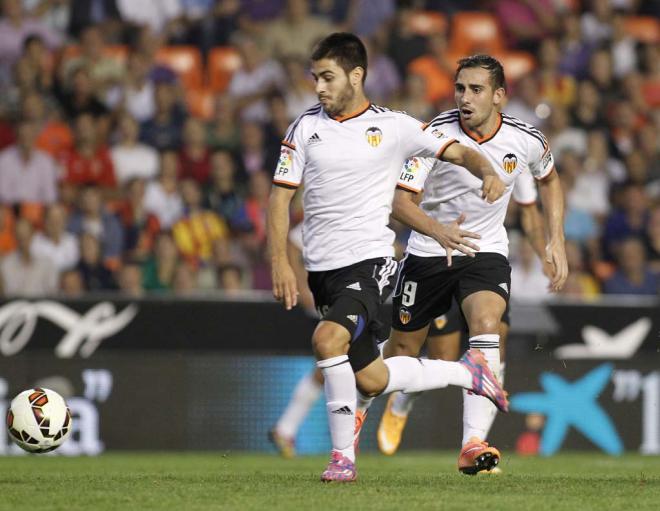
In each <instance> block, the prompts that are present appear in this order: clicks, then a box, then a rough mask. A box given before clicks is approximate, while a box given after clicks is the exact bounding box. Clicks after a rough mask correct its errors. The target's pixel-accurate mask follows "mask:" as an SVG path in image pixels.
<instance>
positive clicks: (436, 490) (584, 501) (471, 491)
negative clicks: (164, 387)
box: [0, 452, 660, 511]
mask: <svg viewBox="0 0 660 511" xmlns="http://www.w3.org/2000/svg"><path fill="white" fill-rule="evenodd" d="M326 461H327V460H326V458H325V457H316V456H315V457H301V458H298V459H295V460H283V459H280V458H278V457H276V456H275V455H261V454H240V453H225V454H223V453H206V454H184V453H181V454H177V453H162V454H161V453H131V454H123V453H109V454H105V455H102V456H100V457H98V458H62V457H56V456H45V457H44V456H41V457H40V456H26V457H21V458H0V509H1V510H5V509H7V510H23V509H25V510H36V509H43V510H48V511H54V510H59V509H62V510H67V511H69V510H77V509H85V510H95V511H96V510H140V511H142V510H169V509H173V510H174V509H176V510H186V511H188V510H209V509H236V510H271V509H283V510H289V509H291V510H293V509H301V510H317V509H318V510H326V509H327V510H353V509H356V510H371V509H374V510H376V509H377V510H379V511H381V510H388V509H394V510H400V511H407V510H413V511H418V510H422V509H438V510H452V509H456V510H462V511H467V510H472V509H479V510H481V509H487V510H499V509H502V510H507V511H513V510H533V511H537V510H553V511H554V510H560V509H566V510H572V511H575V510H577V511H582V510H591V509H597V510H599V511H602V510H605V509H612V510H625V511H628V510H630V511H632V510H634V511H638V510H642V509H649V510H651V509H653V510H657V509H660V457H642V456H638V455H632V454H629V455H625V456H621V457H618V458H612V457H607V456H604V455H599V454H595V453H594V454H588V453H579V454H578V453H575V454H561V455H558V456H555V457H552V458H520V457H516V456H507V457H505V458H504V460H503V462H502V469H503V474H502V475H500V476H477V477H470V476H465V475H461V474H459V473H458V472H457V471H456V470H455V467H454V464H455V456H454V454H453V453H451V454H449V453H438V452H429V453H400V454H397V455H396V456H393V457H383V456H379V455H377V454H365V455H363V456H361V457H360V458H359V462H358V471H359V480H358V482H356V483H351V484H337V483H332V484H323V483H320V482H319V480H318V478H319V475H320V473H321V471H322V469H323V468H324V466H325V463H326Z"/></svg>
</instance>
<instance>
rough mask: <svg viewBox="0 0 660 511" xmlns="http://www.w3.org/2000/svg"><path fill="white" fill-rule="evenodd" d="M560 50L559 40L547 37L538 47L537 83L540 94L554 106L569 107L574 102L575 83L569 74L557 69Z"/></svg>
mask: <svg viewBox="0 0 660 511" xmlns="http://www.w3.org/2000/svg"><path fill="white" fill-rule="evenodd" d="M560 59H561V50H560V48H559V42H558V41H557V39H555V38H553V37H548V38H546V39H544V40H543V41H542V42H541V45H540V48H539V70H538V76H539V84H540V88H541V96H542V97H543V99H544V100H545V101H547V102H548V103H551V104H553V105H555V106H563V107H570V106H571V105H573V104H574V103H575V95H576V88H577V85H576V83H575V79H574V78H573V77H572V76H571V75H567V74H564V73H562V72H560V71H559V62H560Z"/></svg>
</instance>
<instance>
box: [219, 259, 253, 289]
mask: <svg viewBox="0 0 660 511" xmlns="http://www.w3.org/2000/svg"><path fill="white" fill-rule="evenodd" d="M218 286H219V288H220V289H222V290H223V291H224V292H225V293H227V294H228V295H235V294H240V292H241V291H244V290H245V289H246V288H245V286H244V284H243V274H242V271H241V268H240V266H237V265H235V264H231V265H227V266H221V267H220V268H218Z"/></svg>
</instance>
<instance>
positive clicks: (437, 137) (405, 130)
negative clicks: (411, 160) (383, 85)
mask: <svg viewBox="0 0 660 511" xmlns="http://www.w3.org/2000/svg"><path fill="white" fill-rule="evenodd" d="M399 129H400V130H401V131H400V135H401V147H402V149H403V151H404V153H405V156H408V157H412V156H422V157H427V158H430V157H432V158H436V159H438V160H439V159H440V158H442V154H443V153H444V152H445V149H447V148H448V147H449V146H450V145H451V144H453V143H454V142H457V140H456V139H455V138H452V137H449V136H447V135H445V134H444V133H443V132H442V131H441V130H439V129H437V128H433V127H431V126H429V125H426V124H422V123H421V122H419V121H418V120H417V119H415V118H413V117H410V116H409V115H406V114H402V115H401V124H400V126H399Z"/></svg>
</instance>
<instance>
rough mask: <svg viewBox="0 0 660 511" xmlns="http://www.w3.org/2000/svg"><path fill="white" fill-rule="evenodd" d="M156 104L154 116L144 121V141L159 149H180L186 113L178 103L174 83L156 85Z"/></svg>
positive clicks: (142, 131) (142, 136)
mask: <svg viewBox="0 0 660 511" xmlns="http://www.w3.org/2000/svg"><path fill="white" fill-rule="evenodd" d="M155 105H156V112H155V114H154V116H153V117H152V118H151V119H148V120H147V121H145V122H143V123H142V128H141V139H142V141H143V142H144V143H146V144H149V145H150V146H152V147H154V148H155V149H157V150H158V151H169V150H178V149H179V147H180V146H181V131H182V129H183V123H184V122H185V118H186V114H185V112H184V110H183V109H182V108H181V106H180V105H179V104H178V103H177V99H176V94H175V89H174V86H173V85H171V84H168V83H159V84H157V85H156V89H155Z"/></svg>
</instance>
